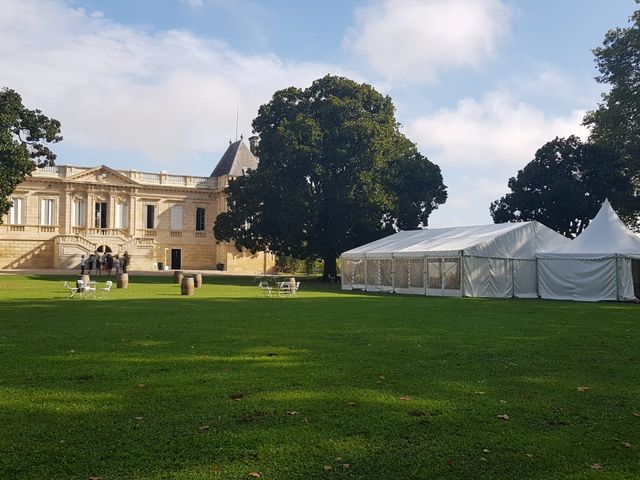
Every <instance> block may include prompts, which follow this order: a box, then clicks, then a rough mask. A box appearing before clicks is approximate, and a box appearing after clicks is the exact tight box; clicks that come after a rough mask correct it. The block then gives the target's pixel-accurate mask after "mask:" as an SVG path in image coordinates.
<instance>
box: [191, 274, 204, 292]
mask: <svg viewBox="0 0 640 480" xmlns="http://www.w3.org/2000/svg"><path fill="white" fill-rule="evenodd" d="M193 283H194V286H195V287H196V288H200V287H202V274H201V273H194V274H193Z"/></svg>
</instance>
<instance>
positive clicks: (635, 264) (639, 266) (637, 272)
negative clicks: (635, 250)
mask: <svg viewBox="0 0 640 480" xmlns="http://www.w3.org/2000/svg"><path fill="white" fill-rule="evenodd" d="M631 275H632V277H633V294H634V295H635V296H636V298H640V260H637V259H635V258H634V259H631Z"/></svg>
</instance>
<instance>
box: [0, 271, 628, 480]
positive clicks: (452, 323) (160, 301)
mask: <svg viewBox="0 0 640 480" xmlns="http://www.w3.org/2000/svg"><path fill="white" fill-rule="evenodd" d="M69 278H73V277H71V276H70V277H69ZM251 283H252V282H251V279H228V278H224V279H223V278H216V279H213V278H205V284H204V286H203V288H202V289H200V290H198V291H197V292H196V295H195V296H194V297H181V296H180V295H179V287H178V286H177V285H173V284H172V283H170V278H168V277H166V278H164V277H162V278H161V277H155V278H152V277H149V278H140V277H137V278H136V277H132V278H131V284H130V286H129V289H128V290H114V291H113V292H112V294H111V298H110V299H108V300H67V299H66V295H65V294H64V292H63V290H62V279H61V278H59V277H58V278H56V277H17V276H0V479H3V480H4V479H45V480H48V479H85V480H86V479H89V478H90V477H92V476H95V477H101V478H102V479H103V480H110V479H181V480H183V479H219V478H224V479H244V478H252V477H250V476H249V474H250V473H252V472H257V473H259V474H260V475H261V477H260V478H263V479H298V478H299V479H315V478H320V479H324V478H327V479H340V478H345V479H346V478H359V479H411V478H424V479H434V478H451V479H454V478H455V479H515V478H517V479H545V480H546V479H559V478H563V479H590V478H597V479H605V478H606V479H613V478H615V479H623V478H624V479H637V478H639V476H640V455H639V452H640V329H639V328H638V319H639V317H640V307H639V306H636V305H628V304H584V303H564V302H549V301H533V300H532V301H529V300H485V299H443V298H425V297H415V296H414V297H412V296H397V295H365V294H347V293H342V292H340V291H339V290H338V289H337V287H335V286H334V287H329V286H323V285H320V284H313V283H310V282H306V283H305V282H303V284H302V290H301V292H300V294H299V296H298V297H297V298H261V297H259V296H258V290H257V287H255V286H252V285H251ZM579 387H587V388H579ZM499 415H508V420H506V419H501V418H499ZM596 464H600V465H601V466H602V469H601V470H598V469H597V468H598V466H597V465H596ZM593 465H596V467H595V468H596V469H594V468H593V467H592V466H593Z"/></svg>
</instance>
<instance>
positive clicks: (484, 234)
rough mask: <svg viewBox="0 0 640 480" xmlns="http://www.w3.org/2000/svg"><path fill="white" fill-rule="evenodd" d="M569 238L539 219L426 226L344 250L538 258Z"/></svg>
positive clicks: (354, 254) (356, 253)
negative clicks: (443, 226) (461, 253)
mask: <svg viewBox="0 0 640 480" xmlns="http://www.w3.org/2000/svg"><path fill="white" fill-rule="evenodd" d="M565 242H569V240H568V239H567V238H565V237H563V236H562V235H560V234H559V233H556V232H554V231H553V230H551V229H550V228H548V227H546V226H544V225H543V224H541V223H538V222H521V223H500V224H493V225H477V226H472V227H449V228H425V229H422V230H407V231H402V232H398V233H395V234H393V235H390V236H388V237H385V238H381V239H380V240H376V241H375V242H371V243H368V244H366V245H362V246H361V247H357V248H354V249H352V250H349V251H347V252H344V253H343V255H344V256H345V257H362V256H363V255H366V256H371V257H375V256H389V255H391V254H392V253H393V254H394V255H396V256H415V255H421V254H422V255H434V256H435V255H438V256H443V255H458V254H459V253H460V252H461V251H462V252H464V253H465V254H466V255H474V256H483V257H496V258H535V255H536V254H537V253H538V252H540V251H542V250H548V249H549V250H550V249H554V248H558V247H560V246H562V245H563V244H564V243H565Z"/></svg>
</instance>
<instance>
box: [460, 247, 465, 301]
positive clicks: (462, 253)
mask: <svg viewBox="0 0 640 480" xmlns="http://www.w3.org/2000/svg"><path fill="white" fill-rule="evenodd" d="M464 274H465V271H464V250H460V296H461V297H464Z"/></svg>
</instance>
